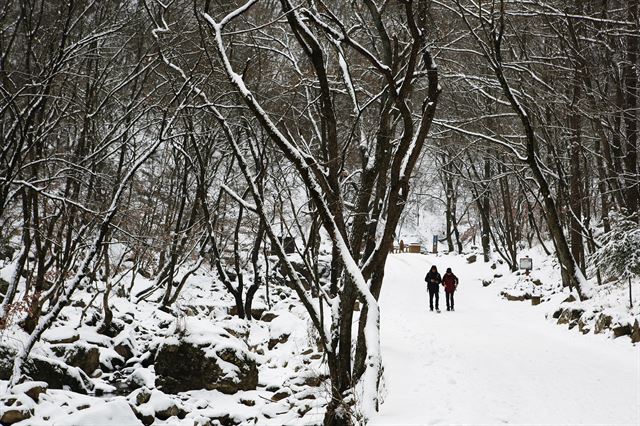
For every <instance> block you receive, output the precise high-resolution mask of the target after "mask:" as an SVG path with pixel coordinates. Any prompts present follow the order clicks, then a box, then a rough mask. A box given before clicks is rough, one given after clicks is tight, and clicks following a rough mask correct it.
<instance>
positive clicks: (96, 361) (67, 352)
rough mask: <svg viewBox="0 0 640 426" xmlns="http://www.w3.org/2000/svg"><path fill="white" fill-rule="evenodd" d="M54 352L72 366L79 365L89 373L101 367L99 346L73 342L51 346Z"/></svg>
mask: <svg viewBox="0 0 640 426" xmlns="http://www.w3.org/2000/svg"><path fill="white" fill-rule="evenodd" d="M51 349H52V351H53V353H55V354H56V355H58V356H59V357H61V358H62V359H63V360H64V362H65V363H66V364H68V365H70V366H72V367H78V368H79V369H81V370H82V371H84V372H85V373H87V374H91V373H93V372H94V371H96V370H97V369H98V368H99V367H100V350H99V349H98V347H97V346H92V345H87V344H82V343H78V342H76V343H72V344H61V345H55V346H52V347H51Z"/></svg>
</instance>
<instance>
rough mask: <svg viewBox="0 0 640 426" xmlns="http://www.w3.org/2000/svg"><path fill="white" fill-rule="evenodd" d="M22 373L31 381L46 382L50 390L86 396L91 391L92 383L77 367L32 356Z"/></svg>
mask: <svg viewBox="0 0 640 426" xmlns="http://www.w3.org/2000/svg"><path fill="white" fill-rule="evenodd" d="M24 373H25V374H26V375H27V376H29V377H31V378H32V379H33V380H38V381H42V382H47V383H48V384H49V388H51V389H65V388H69V389H70V390H72V391H74V392H77V393H83V394H87V393H89V392H92V391H93V387H94V386H93V382H92V381H91V379H89V376H87V375H86V373H85V372H84V371H82V370H81V369H80V368H78V367H72V366H70V365H67V364H65V363H64V362H62V361H58V360H55V359H51V358H45V357H42V356H37V355H34V356H32V357H31V358H29V360H28V361H27V363H26V364H25V366H24Z"/></svg>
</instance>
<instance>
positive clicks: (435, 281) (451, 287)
mask: <svg viewBox="0 0 640 426" xmlns="http://www.w3.org/2000/svg"><path fill="white" fill-rule="evenodd" d="M424 280H425V281H426V282H427V289H428V290H429V308H430V309H431V310H432V311H433V299H434V297H435V299H436V311H437V312H440V308H439V307H438V302H439V301H440V284H442V285H443V286H444V293H445V297H446V299H447V311H453V293H454V292H455V291H456V288H457V287H458V277H456V276H455V275H453V272H451V268H447V272H446V273H445V274H444V277H441V276H440V274H439V273H438V268H436V265H433V266H432V267H431V270H430V271H429V272H428V273H427V276H426V277H425V278H424Z"/></svg>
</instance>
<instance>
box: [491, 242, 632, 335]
mask: <svg viewBox="0 0 640 426" xmlns="http://www.w3.org/2000/svg"><path fill="white" fill-rule="evenodd" d="M521 254H522V257H524V256H529V257H530V258H532V259H533V270H532V271H531V273H530V274H529V275H526V274H524V273H523V272H521V271H517V272H515V273H511V272H508V271H507V273H506V274H505V275H504V276H502V277H499V278H496V279H500V280H502V281H503V282H504V284H505V288H504V290H503V292H502V294H503V296H504V297H505V298H507V299H510V300H514V301H527V302H528V301H530V300H531V301H532V302H531V303H535V304H537V303H540V304H542V306H543V307H544V309H545V310H546V312H547V318H548V319H549V320H550V321H554V322H557V323H558V324H567V325H568V326H569V328H570V329H573V328H575V329H576V331H577V332H581V333H584V334H587V333H598V334H599V333H603V334H605V335H607V336H610V337H612V338H617V337H622V336H632V342H638V341H640V329H638V325H637V324H638V321H640V280H639V279H637V278H636V279H632V280H631V288H632V299H633V306H630V300H629V281H628V279H611V278H609V279H607V278H606V277H602V283H601V284H598V283H597V277H596V275H595V271H591V275H590V281H592V282H593V285H592V288H593V294H592V295H591V297H590V298H589V299H588V300H583V301H580V300H578V299H577V297H576V296H575V292H573V293H572V292H571V291H570V289H568V288H566V287H563V286H562V279H561V276H560V269H559V266H558V262H557V260H556V259H555V257H553V256H547V255H545V253H544V251H543V249H542V247H541V246H535V247H533V248H532V249H527V250H524V251H523V252H522V253H521ZM634 333H635V334H634ZM624 338H628V337H624Z"/></svg>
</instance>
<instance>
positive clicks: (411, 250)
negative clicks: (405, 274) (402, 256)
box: [407, 243, 422, 253]
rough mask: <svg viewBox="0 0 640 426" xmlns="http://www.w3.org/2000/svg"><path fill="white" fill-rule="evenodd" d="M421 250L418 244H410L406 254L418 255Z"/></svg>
mask: <svg viewBox="0 0 640 426" xmlns="http://www.w3.org/2000/svg"><path fill="white" fill-rule="evenodd" d="M421 249H422V245H421V244H420V243H411V244H409V249H408V250H407V252H409V253H420V250H421Z"/></svg>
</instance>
